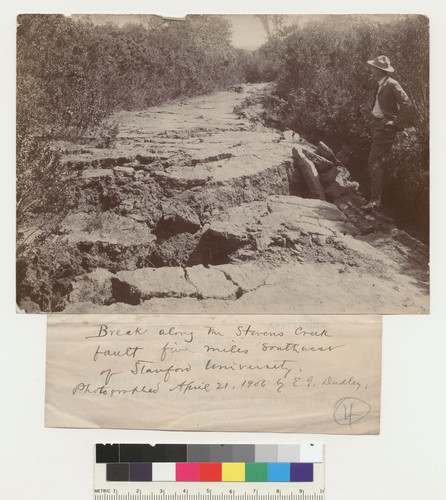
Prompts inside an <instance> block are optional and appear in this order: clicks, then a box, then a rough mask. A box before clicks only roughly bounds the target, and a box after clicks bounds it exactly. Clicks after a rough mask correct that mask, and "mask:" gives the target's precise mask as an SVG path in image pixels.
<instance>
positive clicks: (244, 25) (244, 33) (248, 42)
mask: <svg viewBox="0 0 446 500" xmlns="http://www.w3.org/2000/svg"><path fill="white" fill-rule="evenodd" d="M71 17H72V18H73V19H88V20H90V21H92V22H94V23H96V24H106V23H108V22H113V23H116V24H118V25H120V26H123V25H124V24H126V23H140V22H144V21H145V20H146V19H147V18H148V17H151V16H150V15H147V14H73V15H72V16H71ZM224 17H225V18H226V19H228V20H229V21H230V22H231V24H232V43H233V45H234V47H236V48H240V49H247V50H254V49H256V48H257V47H260V45H262V44H263V43H265V42H266V39H267V38H266V32H265V30H264V28H263V26H262V24H261V22H260V20H259V18H258V16H256V15H251V14H235V15H230V14H226V15H224ZM326 17H328V16H327V15H301V14H299V15H297V14H287V15H284V16H283V18H284V22H283V24H284V25H285V26H290V25H292V24H297V25H298V26H302V25H304V24H305V23H306V22H308V21H309V20H310V19H312V20H314V19H319V20H321V19H324V18H326ZM367 17H369V18H374V19H375V20H379V21H381V22H382V21H384V22H385V21H390V20H392V19H395V17H401V16H398V15H390V14H386V15H372V14H369V15H367ZM167 19H174V18H167ZM176 19H182V18H176ZM183 19H184V18H183Z"/></svg>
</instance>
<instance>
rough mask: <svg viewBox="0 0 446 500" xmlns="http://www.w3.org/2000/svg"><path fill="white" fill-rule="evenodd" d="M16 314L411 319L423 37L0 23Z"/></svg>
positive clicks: (317, 22) (132, 21) (331, 24)
mask: <svg viewBox="0 0 446 500" xmlns="http://www.w3.org/2000/svg"><path fill="white" fill-rule="evenodd" d="M16 104H17V129H16V134H17V156H16V202H17V203H16V221H17V228H16V229H17V237H16V302H17V307H18V309H17V310H18V311H19V312H23V313H45V312H64V313H104V314H112V313H133V314H138V313H154V314H158V313H163V314H167V313H169V314H174V313H206V314H216V313H238V314H240V313H242V314H307V313H312V314H419V313H422V314H426V313H429V200H430V195H429V19H428V18H427V17H426V16H422V15H406V14H400V15H396V14H386V15H371V14H367V15H365V14H364V15H289V14H287V15H285V14H284V15H279V14H276V15H254V14H253V15H215V14H213V15H188V16H186V17H184V18H171V17H162V16H159V15H146V14H144V15H135V14H131V15H130V14H129V15H105V14H97V15H95V14H83V15H82V14H78V15H74V14H73V15H70V16H68V15H67V16H65V15H57V14H22V15H19V16H18V18H17V103H16Z"/></svg>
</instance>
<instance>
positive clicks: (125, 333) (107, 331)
mask: <svg viewBox="0 0 446 500" xmlns="http://www.w3.org/2000/svg"><path fill="white" fill-rule="evenodd" d="M94 326H99V331H98V333H97V334H96V335H91V336H90V337H85V338H86V339H97V338H102V337H107V336H110V337H113V336H115V337H138V336H141V335H145V334H146V333H147V331H148V330H143V329H142V328H141V327H139V326H137V327H136V328H134V329H133V330H113V329H111V328H110V327H109V326H108V325H105V324H102V325H94Z"/></svg>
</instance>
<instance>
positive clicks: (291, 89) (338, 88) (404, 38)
mask: <svg viewBox="0 0 446 500" xmlns="http://www.w3.org/2000/svg"><path fill="white" fill-rule="evenodd" d="M381 54H385V55H387V56H388V57H389V58H390V60H391V62H392V65H393V66H394V67H395V68H396V73H395V75H394V77H395V78H396V79H397V80H398V81H399V82H400V83H401V85H402V86H403V88H404V89H405V90H406V92H407V93H408V94H409V97H410V98H411V99H412V101H413V103H414V105H415V108H416V114H415V119H414V123H413V125H414V128H413V129H410V130H408V131H406V132H404V133H400V134H398V138H397V141H396V143H395V145H394V149H393V159H392V162H390V165H389V171H388V172H387V176H386V178H387V182H386V188H387V189H386V197H385V201H386V202H387V205H388V206H390V207H391V208H393V209H394V211H395V214H396V216H397V218H398V219H399V221H400V223H402V224H403V225H404V226H405V227H407V228H408V229H409V230H411V232H414V233H415V234H416V235H417V236H418V237H420V238H421V239H423V240H424V241H428V238H429V20H428V18H426V17H424V16H407V17H405V18H402V19H399V20H395V21H392V22H385V23H381V22H376V21H373V20H370V18H367V17H364V16H358V17H357V18H354V17H352V16H331V17H329V18H327V19H325V20H323V21H317V22H316V21H313V22H309V23H307V24H306V25H305V26H304V27H302V28H298V27H293V28H292V29H291V30H289V31H288V32H285V33H284V32H283V30H276V32H273V33H272V34H271V35H270V39H269V41H268V42H267V44H266V45H265V46H264V47H261V48H260V49H259V50H258V51H257V53H256V54H255V55H254V56H253V58H257V59H259V60H260V61H261V64H259V65H258V66H257V67H258V69H259V70H260V73H261V74H260V75H259V74H257V75H255V77H254V79H255V80H259V79H266V80H268V79H271V78H270V75H269V74H268V71H267V70H263V74H262V68H270V67H271V65H274V68H275V71H276V74H277V75H278V78H277V90H276V94H275V95H274V96H272V97H271V98H269V99H268V100H267V102H266V104H267V107H268V108H269V113H270V116H271V119H272V124H275V125H276V126H280V127H281V128H291V129H293V130H295V131H297V132H299V133H300V134H302V135H304V136H305V137H306V138H307V139H308V140H310V141H312V142H317V141H318V140H323V141H324V142H326V143H327V144H329V145H330V146H331V147H332V148H333V149H334V150H335V151H340V150H342V157H343V160H344V161H345V162H346V163H347V165H346V166H347V167H348V168H349V170H350V171H351V173H352V174H353V176H354V177H355V178H356V179H357V180H359V181H360V182H361V184H362V185H364V184H366V179H365V175H364V172H365V166H366V164H367V154H368V150H369V148H370V139H371V138H370V133H369V117H370V114H371V110H370V109H369V106H370V100H371V97H372V96H371V92H373V89H374V84H375V82H374V80H373V79H372V78H371V76H370V73H369V70H368V66H367V64H366V63H365V62H366V61H367V60H369V59H372V58H374V57H376V56H377V55H381ZM268 61H269V62H268ZM249 76H250V78H252V76H251V74H249Z"/></svg>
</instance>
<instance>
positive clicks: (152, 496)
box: [94, 488, 325, 500]
mask: <svg viewBox="0 0 446 500" xmlns="http://www.w3.org/2000/svg"><path fill="white" fill-rule="evenodd" d="M324 493H325V492H324V490H320V491H319V492H318V493H316V492H311V493H305V490H304V489H302V488H300V489H299V490H298V491H296V492H295V493H294V492H291V493H284V494H282V491H281V490H280V489H276V491H275V492H274V493H270V492H268V493H259V491H258V490H257V489H255V488H253V492H252V493H247V492H244V493H240V494H237V493H236V491H235V489H230V490H228V492H227V493H218V494H213V493H212V490H211V489H209V488H207V489H206V491H204V492H203V493H202V492H198V493H190V492H189V491H188V490H187V489H185V490H183V492H182V493H176V492H175V493H166V492H165V491H164V490H160V493H154V492H153V491H152V492H150V493H143V492H142V491H141V489H138V490H137V491H136V493H129V492H125V493H118V492H117V491H116V490H115V491H113V492H112V491H109V492H100V493H97V492H95V495H94V500H324V499H325V495H324Z"/></svg>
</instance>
